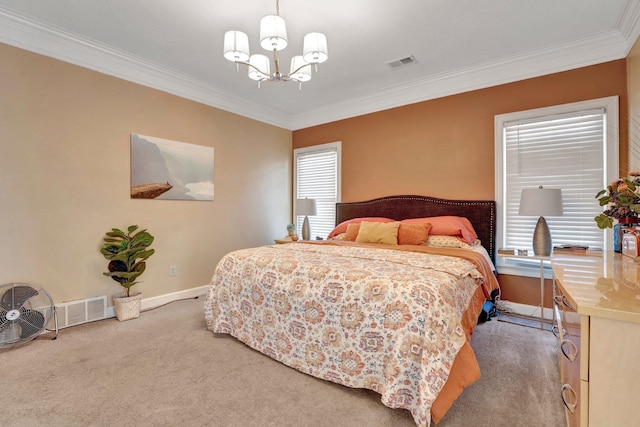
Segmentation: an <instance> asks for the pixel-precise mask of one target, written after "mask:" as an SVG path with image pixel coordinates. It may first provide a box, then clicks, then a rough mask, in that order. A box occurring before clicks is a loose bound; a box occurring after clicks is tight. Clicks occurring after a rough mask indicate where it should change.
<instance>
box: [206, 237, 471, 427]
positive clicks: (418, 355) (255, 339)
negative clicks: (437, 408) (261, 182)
mask: <svg viewBox="0 0 640 427" xmlns="http://www.w3.org/2000/svg"><path fill="white" fill-rule="evenodd" d="M482 282H483V278H482V276H481V274H480V273H479V272H478V271H477V269H476V268H475V266H474V265H473V264H472V263H471V262H469V261H466V260H464V259H460V258H455V257H448V256H440V255H429V254H424V253H413V252H406V251H405V252H400V251H395V250H392V249H380V248H370V247H359V246H358V247H351V246H321V245H313V244H300V243H297V244H288V245H274V246H263V247H257V248H251V249H243V250H238V251H235V252H231V253H229V254H227V255H225V256H224V257H223V258H222V259H221V260H220V262H219V264H218V266H217V267H216V270H215V273H214V275H213V278H212V281H211V284H210V286H209V291H208V295H207V299H206V302H205V318H206V321H207V326H208V328H209V329H210V330H212V331H213V332H216V333H225V334H230V335H233V336H234V337H236V338H238V339H239V340H240V341H242V342H244V343H246V344H247V345H249V346H251V347H253V348H254V349H256V350H258V351H260V352H262V353H264V354H266V355H267V356H269V357H271V358H273V359H276V360H278V361H280V362H282V363H284V364H286V365H288V366H291V367H293V368H295V369H298V370H300V371H302V372H304V373H307V374H310V375H313V376H315V377H318V378H322V379H325V380H329V381H333V382H336V383H339V384H343V385H345V386H349V387H355V388H366V389H370V390H373V391H376V392H378V393H380V394H381V395H382V398H381V400H382V403H383V404H384V405H386V406H388V407H391V408H405V409H408V410H410V411H411V413H412V415H413V417H414V419H415V421H416V424H417V425H419V426H429V425H430V421H431V418H430V408H431V405H432V403H433V401H434V400H435V399H436V397H437V396H438V393H439V391H440V390H441V388H442V387H443V385H444V383H445V382H446V380H447V377H448V376H449V371H450V369H451V366H452V364H453V361H454V359H455V357H456V355H457V353H458V351H459V350H460V348H461V347H462V346H463V344H464V343H465V339H466V338H465V332H464V330H463V328H462V326H461V318H462V314H463V313H464V312H465V310H466V309H467V306H468V304H469V301H470V300H471V297H472V296H473V294H474V292H475V291H476V289H477V287H478V286H479V285H481V284H482Z"/></svg>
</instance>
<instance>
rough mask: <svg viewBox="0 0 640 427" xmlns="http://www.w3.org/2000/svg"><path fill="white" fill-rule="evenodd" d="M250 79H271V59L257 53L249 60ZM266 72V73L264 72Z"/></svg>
mask: <svg viewBox="0 0 640 427" xmlns="http://www.w3.org/2000/svg"><path fill="white" fill-rule="evenodd" d="M249 64H250V65H251V66H250V67H249V73H248V74H249V78H250V79H251V80H257V81H261V80H266V79H268V78H269V72H270V69H269V58H268V57H267V56H265V55H261V54H259V53H256V54H255V55H251V58H249ZM263 71H264V72H263Z"/></svg>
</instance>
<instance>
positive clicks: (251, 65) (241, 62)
mask: <svg viewBox="0 0 640 427" xmlns="http://www.w3.org/2000/svg"><path fill="white" fill-rule="evenodd" d="M233 62H235V63H236V64H243V65H246V66H248V67H251V68H253V69H254V70H256V71H257V72H259V73H260V74H263V75H265V76H269V74H267V73H265V72H264V71H262V70H261V69H260V68H258V67H256V66H255V65H253V64H250V63H249V62H245V61H233ZM263 80H273V78H272V77H271V76H269V78H268V79H263Z"/></svg>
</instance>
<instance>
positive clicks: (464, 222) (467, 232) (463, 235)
mask: <svg viewBox="0 0 640 427" xmlns="http://www.w3.org/2000/svg"><path fill="white" fill-rule="evenodd" d="M401 223H403V224H427V223H428V224H431V230H429V234H430V235H441V236H458V237H460V239H461V240H463V241H464V242H466V243H468V244H471V243H473V242H475V240H476V239H477V238H478V235H477V234H476V231H475V230H474V229H473V225H471V221H469V220H468V219H467V218H464V217H461V216H432V217H428V218H410V219H403V220H402V221H401Z"/></svg>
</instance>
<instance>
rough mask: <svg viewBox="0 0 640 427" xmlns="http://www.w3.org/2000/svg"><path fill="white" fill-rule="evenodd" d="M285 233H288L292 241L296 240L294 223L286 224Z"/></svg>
mask: <svg viewBox="0 0 640 427" xmlns="http://www.w3.org/2000/svg"><path fill="white" fill-rule="evenodd" d="M287 233H289V237H291V240H293V241H294V242H295V241H296V240H298V235H297V234H296V225H295V224H288V225H287Z"/></svg>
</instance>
